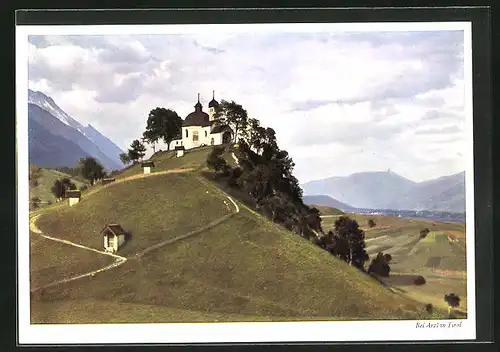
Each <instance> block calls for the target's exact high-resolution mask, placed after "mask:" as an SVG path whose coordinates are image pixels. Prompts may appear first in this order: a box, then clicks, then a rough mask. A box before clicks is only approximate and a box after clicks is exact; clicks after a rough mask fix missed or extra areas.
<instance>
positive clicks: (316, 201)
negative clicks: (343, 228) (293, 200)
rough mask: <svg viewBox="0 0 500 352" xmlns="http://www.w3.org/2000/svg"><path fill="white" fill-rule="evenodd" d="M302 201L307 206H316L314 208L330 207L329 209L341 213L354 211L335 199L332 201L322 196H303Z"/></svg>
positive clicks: (328, 197) (330, 198)
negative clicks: (337, 210)
mask: <svg viewBox="0 0 500 352" xmlns="http://www.w3.org/2000/svg"><path fill="white" fill-rule="evenodd" d="M302 198H303V201H304V203H305V204H309V205H316V206H323V207H330V208H336V209H339V210H342V211H347V212H348V211H354V210H355V209H354V208H353V207H352V206H350V205H348V204H345V203H342V202H339V201H338V200H336V199H333V198H332V197H330V196H324V195H310V196H304V197H302Z"/></svg>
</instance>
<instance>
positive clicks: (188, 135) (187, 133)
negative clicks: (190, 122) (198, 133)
mask: <svg viewBox="0 0 500 352" xmlns="http://www.w3.org/2000/svg"><path fill="white" fill-rule="evenodd" d="M187 137H189V135H188V130H186V138H187Z"/></svg>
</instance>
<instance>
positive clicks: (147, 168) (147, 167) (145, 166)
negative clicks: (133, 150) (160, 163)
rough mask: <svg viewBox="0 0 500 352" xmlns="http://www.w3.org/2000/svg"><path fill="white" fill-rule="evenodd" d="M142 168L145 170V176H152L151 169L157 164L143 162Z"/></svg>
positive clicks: (149, 161)
mask: <svg viewBox="0 0 500 352" xmlns="http://www.w3.org/2000/svg"><path fill="white" fill-rule="evenodd" d="M141 167H142V169H143V170H144V174H150V173H151V168H152V167H155V163H154V162H152V161H151V160H148V161H143V162H142V164H141Z"/></svg>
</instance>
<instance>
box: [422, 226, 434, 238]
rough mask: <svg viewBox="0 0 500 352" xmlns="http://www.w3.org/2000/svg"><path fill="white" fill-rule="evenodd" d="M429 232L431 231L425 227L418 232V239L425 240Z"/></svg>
mask: <svg viewBox="0 0 500 352" xmlns="http://www.w3.org/2000/svg"><path fill="white" fill-rule="evenodd" d="M429 232H431V231H430V230H429V229H428V228H427V227H426V228H425V229H423V230H422V231H420V238H426V237H427V235H428V234H429Z"/></svg>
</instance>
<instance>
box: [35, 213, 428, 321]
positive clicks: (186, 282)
mask: <svg viewBox="0 0 500 352" xmlns="http://www.w3.org/2000/svg"><path fill="white" fill-rule="evenodd" d="M325 276H326V277H331V278H332V280H325ZM333 278H335V279H333ZM338 283H342V284H341V285H340V284H338ZM37 299H38V300H40V301H41V302H43V305H42V306H41V307H44V308H43V309H44V312H45V314H48V312H49V311H50V309H52V308H51V307H54V308H53V309H55V311H56V312H57V311H58V310H59V309H61V308H60V305H61V304H64V305H65V307H66V309H72V307H78V306H79V305H80V302H90V301H93V300H95V301H98V302H106V301H112V302H113V303H114V304H116V303H118V302H124V303H126V304H127V305H128V306H134V307H135V309H134V310H132V312H134V311H135V310H138V313H137V315H135V314H134V315H132V314H130V315H128V316H127V319H128V321H129V322H141V321H142V322H144V321H151V320H150V319H152V317H151V316H148V315H144V313H141V309H139V308H140V307H148V308H149V310H151V311H153V312H154V311H156V309H159V310H162V309H167V308H168V309H176V310H181V311H184V312H185V311H188V312H200V313H201V315H200V316H192V317H191V318H190V319H193V320H192V321H203V320H204V319H207V318H206V317H207V314H217V315H219V319H221V320H226V321H231V320H234V319H237V320H242V321H243V320H255V317H263V319H264V320H269V318H271V320H301V319H309V320H311V319H319V320H322V319H335V320H337V319H384V318H385V319H391V318H392V319H396V318H404V317H407V318H410V317H414V316H416V315H418V314H419V313H421V312H422V308H423V305H420V304H418V303H416V302H415V301H413V300H410V299H407V298H405V297H404V296H402V295H400V294H397V293H392V292H390V291H389V290H387V289H386V288H384V287H383V286H382V285H380V284H379V283H377V282H376V281H375V280H373V279H371V278H369V277H368V276H366V275H364V274H362V273H361V272H359V271H358V270H356V269H354V268H353V267H350V266H348V265H347V264H345V263H344V262H341V261H339V260H337V259H336V258H333V257H332V256H330V255H328V254H327V253H326V252H324V251H322V250H321V249H319V248H318V247H316V246H313V245H312V244H311V243H309V242H308V241H306V240H304V239H302V238H300V237H298V236H296V235H294V234H291V233H289V232H287V231H285V230H282V229H281V228H279V227H278V226H276V225H274V224H271V223H269V222H267V220H264V219H262V218H260V217H259V216H257V215H255V214H253V213H251V212H250V211H248V210H245V209H244V210H242V211H241V212H240V213H238V214H237V215H235V216H233V217H232V218H230V219H229V220H228V221H226V222H224V223H221V224H220V225H219V226H217V227H214V228H212V229H210V230H207V231H206V232H203V233H201V234H199V235H198V236H193V237H191V238H188V239H186V240H184V241H180V242H177V243H174V244H172V245H170V246H166V247H164V248H162V249H161V250H157V251H154V252H151V253H150V254H148V255H147V256H144V257H142V258H141V259H140V260H129V261H127V262H126V263H125V264H124V265H122V266H120V267H118V268H116V269H114V270H112V271H107V272H104V273H102V274H100V275H98V276H96V277H94V278H88V279H82V280H78V281H74V282H71V283H68V284H66V285H64V286H61V287H56V288H51V289H47V290H46V292H45V294H44V296H43V297H38V298H37ZM48 302H52V303H53V305H52V306H51V305H49V304H48ZM69 302H71V303H69ZM101 306H102V305H101ZM89 309H92V306H90V307H89ZM77 310H78V309H77ZM35 314H37V313H36V308H35ZM38 314H39V313H38ZM73 314H74V313H73ZM191 315H193V314H191ZM86 316H87V318H86V319H89V320H88V321H91V322H103V321H110V320H111V321H112V320H116V319H117V318H116V316H115V313H114V311H113V310H107V309H104V310H99V313H97V310H96V314H95V315H89V313H88V310H87V311H86ZM122 316H123V315H122ZM156 319H158V320H156ZM257 320H260V319H257ZM154 321H155V322H167V321H168V319H167V318H166V317H161V316H159V315H156V318H155V320H154ZM205 321H206V320H205Z"/></svg>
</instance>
